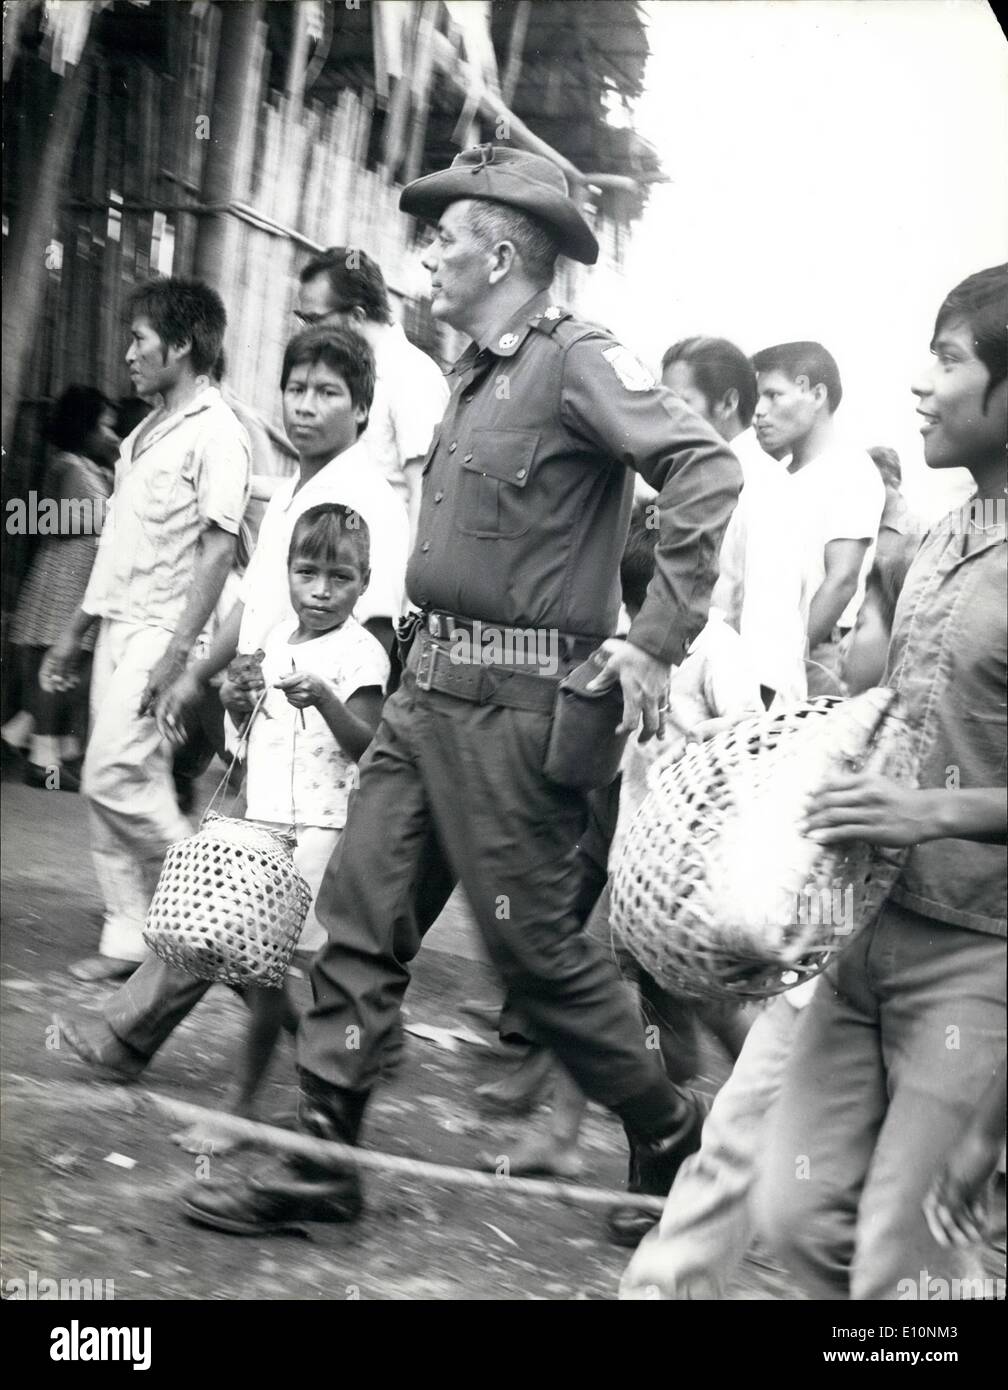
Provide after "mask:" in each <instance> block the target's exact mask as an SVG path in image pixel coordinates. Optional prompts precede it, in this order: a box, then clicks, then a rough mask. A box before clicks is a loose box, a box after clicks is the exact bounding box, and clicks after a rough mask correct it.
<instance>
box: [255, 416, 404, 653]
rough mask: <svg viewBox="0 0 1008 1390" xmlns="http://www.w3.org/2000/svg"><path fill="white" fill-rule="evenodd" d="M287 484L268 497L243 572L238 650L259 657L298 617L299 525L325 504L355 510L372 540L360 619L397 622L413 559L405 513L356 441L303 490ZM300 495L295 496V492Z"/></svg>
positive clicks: (288, 480) (357, 615) (293, 480)
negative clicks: (294, 577)
mask: <svg viewBox="0 0 1008 1390" xmlns="http://www.w3.org/2000/svg"><path fill="white" fill-rule="evenodd" d="M297 483H298V478H297V476H295V477H293V478H285V479H284V480H283V482H282V483H281V484H280V486H279V487H278V488H277V490H276V492H275V493H274V494H273V496H272V497H271V498H270V501H269V505H268V506H267V508H266V514H265V516H264V517H263V519H262V525H261V526H260V527H259V539H258V541H257V543H256V548H255V550H254V551H253V552H252V559H251V561H250V562H249V567H248V569H247V570H246V571H245V578H244V580H243V582H242V592H241V599H242V602H243V603H244V605H245V612H244V614H243V615H242V623H241V631H240V632H239V635H238V650H239V651H241V652H254V651H256V650H257V649H258V648H259V647H261V646H262V643H263V638H264V637H265V636H266V634H267V633H268V632H270V631H271V630H272V629H273V628H274V627H276V625H277V624H278V623H280V622H283V621H285V620H286V619H290V618H293V617H294V610H293V608H292V607H291V603H290V594H289V588H288V583H287V555H288V552H289V550H290V542H291V534H292V532H293V530H294V523H295V522H296V521H297V519H298V517H299V516H301V514H302V513H303V512H306V511H308V510H309V508H311V507H318V506H320V505H321V504H322V503H324V502H338V503H341V504H342V505H343V506H345V507H352V508H353V510H354V511H355V512H358V513H359V514H360V516H362V517H363V519H364V520H365V521H366V522H367V526H368V530H369V532H370V534H371V582H370V584H369V585H368V587H367V588H366V589H365V590H364V592H363V594H361V597H360V600H359V602H358V604H357V607H356V608H355V609H354V617H355V618H356V619H357V621H358V622H359V623H366V622H367V621H368V620H369V619H370V618H389V619H391V620H392V622H395V621H396V620H397V619H398V618H399V617H400V616H401V614H402V611H403V602H404V598H405V593H406V561H407V559H408V558H409V522H408V520H407V518H406V512H405V509H404V508H403V506H402V503H401V502H399V501H398V499H397V498H396V495H395V493H394V492H393V491H392V489H391V488H390V487H389V485H388V483H387V482H386V481H385V479H384V478H381V477H379V476H378V474H377V472H376V471H375V468H374V465H373V464H372V463H371V461H370V459H369V457H368V454H367V450H366V449H365V448H364V446H363V444H362V443H361V441H360V440H359V439H358V440H357V442H356V444H352V445H351V446H350V448H349V449H345V450H344V451H343V453H342V454H337V455H336V457H335V458H334V459H332V460H331V461H330V462H329V463H327V464H326V466H325V467H324V468H322V469H320V470H319V471H318V473H316V474H315V476H314V478H311V479H310V480H309V481H308V482H307V483H305V484H304V486H303V487H300V488H298V487H297ZM295 488H297V491H295Z"/></svg>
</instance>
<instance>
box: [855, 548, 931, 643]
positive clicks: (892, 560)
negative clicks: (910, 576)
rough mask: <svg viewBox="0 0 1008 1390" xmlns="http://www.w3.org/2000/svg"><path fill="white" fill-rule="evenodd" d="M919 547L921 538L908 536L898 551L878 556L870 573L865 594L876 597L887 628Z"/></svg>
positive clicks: (893, 616)
mask: <svg viewBox="0 0 1008 1390" xmlns="http://www.w3.org/2000/svg"><path fill="white" fill-rule="evenodd" d="M919 545H920V537H919V536H918V537H915V536H907V537H906V538H905V539H904V542H903V544H902V545H901V546H899V547H898V548H897V549H895V550H890V551H888V552H887V553H886V554H885V555H876V557H875V563H874V564H873V565H872V567H871V569H870V570H869V571H868V577H867V579H866V580H865V593H866V594H869V593H870V594H872V595H873V596H874V597H875V599H876V600H877V602H878V605H879V608H880V609H881V610H882V616H883V618H884V619H885V622H886V626H887V627H888V628H890V629H891V628H892V625H893V619H894V618H895V616H896V604H897V603H898V602H899V596H900V594H901V593H902V592H903V583H904V581H905V579H906V577H907V571H908V570H909V568H910V565H911V563H912V561H913V557H914V555H916V553H917V549H918V546H919Z"/></svg>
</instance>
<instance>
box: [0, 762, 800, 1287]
mask: <svg viewBox="0 0 1008 1390" xmlns="http://www.w3.org/2000/svg"><path fill="white" fill-rule="evenodd" d="M2 811H3V826H2V828H3V836H2V874H3V898H2V946H3V951H2V966H3V969H2V989H3V993H2V1062H3V1110H4V1115H3V1130H2V1154H3V1173H4V1182H3V1207H2V1267H0V1288H2V1289H3V1290H4V1291H5V1292H9V1290H10V1284H9V1283H8V1281H10V1280H16V1279H24V1280H27V1279H28V1278H29V1273H30V1271H32V1270H34V1271H36V1276H37V1277H38V1278H39V1279H42V1278H55V1279H60V1278H72V1279H86V1278H90V1279H93V1280H112V1281H114V1286H115V1296H116V1297H117V1298H145V1299H146V1298H150V1299H273V1298H275V1299H280V1298H295V1299H351V1298H360V1299H435V1300H440V1299H478V1300H483V1299H486V1300H492V1299H508V1300H510V1299H563V1300H568V1299H612V1298H614V1297H615V1296H616V1289H617V1285H618V1281H619V1276H620V1273H621V1272H622V1270H623V1268H624V1266H625V1263H626V1259H627V1253H626V1252H625V1251H623V1250H621V1249H619V1248H617V1247H615V1246H613V1245H611V1244H609V1243H608V1241H607V1240H606V1238H605V1234H604V1230H603V1219H604V1218H603V1213H602V1212H600V1211H598V1210H593V1209H589V1208H578V1207H575V1206H570V1205H561V1204H559V1203H557V1202H555V1201H546V1200H543V1199H539V1198H536V1199H531V1200H530V1199H528V1198H520V1197H518V1196H515V1195H509V1194H508V1193H507V1191H506V1190H505V1186H504V1185H502V1190H501V1192H500V1193H498V1192H496V1191H494V1192H490V1193H486V1192H482V1191H474V1192H465V1191H461V1190H459V1189H458V1188H447V1187H443V1186H440V1185H434V1184H432V1183H430V1182H428V1181H423V1182H413V1181H410V1182H404V1181H402V1180H401V1179H399V1178H393V1177H391V1176H387V1175H381V1176H379V1175H371V1176H369V1177H368V1178H367V1180H366V1191H367V1203H368V1212H367V1215H366V1219H364V1220H362V1221H360V1222H358V1223H356V1224H354V1225H353V1226H349V1227H335V1226H322V1225H314V1226H311V1227H310V1228H308V1229H309V1230H310V1235H308V1236H307V1237H305V1238H301V1237H298V1236H283V1237H279V1238H276V1237H270V1238H263V1239H258V1238H256V1239H241V1238H234V1237H229V1236H222V1235H219V1234H215V1233H213V1232H211V1231H207V1230H202V1229H200V1228H198V1227H195V1226H193V1225H190V1224H189V1223H188V1222H187V1221H186V1220H185V1218H184V1217H183V1216H182V1215H181V1213H180V1211H179V1209H178V1204H177V1194H178V1192H179V1190H180V1188H181V1187H182V1186H183V1185H184V1184H185V1183H187V1182H188V1181H191V1180H192V1179H193V1177H194V1175H195V1173H196V1165H197V1163H198V1162H200V1161H201V1160H198V1159H197V1158H196V1157H195V1156H194V1155H191V1154H188V1153H185V1152H184V1151H182V1150H181V1149H179V1148H178V1147H177V1146H176V1145H175V1144H174V1143H172V1141H171V1138H170V1134H171V1131H172V1129H173V1128H176V1127H177V1126H173V1124H172V1122H171V1121H170V1120H168V1119H167V1117H165V1116H164V1115H162V1114H160V1113H158V1112H157V1111H156V1110H155V1109H154V1108H153V1107H152V1106H151V1105H150V1104H146V1103H144V1104H138V1103H136V1102H135V1101H134V1100H133V1099H132V1097H133V1096H134V1095H135V1094H136V1090H135V1088H121V1087H115V1086H111V1085H108V1084H106V1083H102V1082H98V1081H95V1080H93V1079H91V1077H90V1076H89V1075H88V1073H87V1072H86V1070H85V1068H84V1066H83V1064H82V1063H81V1062H79V1061H78V1060H77V1059H76V1057H75V1056H74V1055H73V1054H72V1053H71V1052H69V1051H68V1050H67V1049H66V1047H65V1046H64V1047H63V1048H62V1049H60V1047H59V1046H58V1034H56V1032H55V1030H54V1029H53V1028H52V1026H51V1024H52V1018H53V1015H54V1014H55V1013H63V1012H69V1013H72V1014H78V1015H88V1014H92V1015H93V1014H96V1013H97V1012H98V1011H99V1010H100V1008H101V1005H102V1001H103V999H104V998H105V996H106V993H107V987H106V986H95V985H81V984H78V983H76V982H75V981H74V980H73V979H72V978H71V977H70V976H69V975H68V974H67V972H66V966H67V965H68V964H69V963H70V962H71V961H73V960H74V959H76V958H78V957H80V956H81V955H86V954H88V953H89V952H90V951H92V950H93V949H94V947H95V946H96V944H97V939H98V925H99V921H100V903H99V898H98V895H97V889H96V885H95V882H94V878H93V874H92V870H91V864H90V858H89V855H88V852H87V828H86V823H85V816H84V807H83V805H82V804H81V802H80V799H79V798H78V797H77V796H73V795H67V794H65V793H58V792H51V791H34V790H30V789H28V788H26V787H24V786H23V785H21V784H20V783H19V782H17V781H15V780H13V779H12V778H11V777H8V778H7V780H6V781H5V784H4V786H3V805H2ZM433 939H434V942H435V943H436V944H438V945H440V946H441V947H442V949H430V948H428V947H425V949H424V950H423V951H422V952H421V955H420V957H419V959H418V960H417V962H416V968H415V975H414V982H413V985H412V987H411V989H410V992H409V995H408V1009H409V1013H408V1016H407V1019H406V1022H407V1024H420V1025H431V1026H434V1027H437V1028H451V1027H455V1026H460V1025H461V1026H466V1027H470V1028H471V1027H473V1026H474V1025H473V1024H472V1021H471V1020H469V1019H467V1017H466V1016H465V1015H464V1014H463V1013H461V1012H460V1009H459V1006H460V1005H461V1004H462V1003H463V1002H464V1001H465V1000H466V999H471V998H483V999H487V998H494V997H495V996H496V995H497V993H498V991H497V988H496V984H495V981H494V979H493V975H492V972H491V971H490V969H489V967H488V966H487V965H486V964H485V963H484V962H483V961H482V960H480V959H474V958H473V957H474V956H478V955H479V951H478V948H477V949H474V937H473V936H472V933H471V929H470V926H469V923H468V922H467V920H466V916H465V911H464V908H460V907H459V906H458V905H450V908H449V915H448V918H447V920H445V921H443V922H442V924H440V925H439V927H438V928H437V929H436V930H435V933H434V938H433ZM302 987H303V982H300V983H299V988H302ZM242 1026H243V1008H242V1006H241V1004H240V1003H239V1002H238V1000H237V999H236V998H235V997H234V996H233V995H231V994H230V992H229V991H228V990H226V989H224V988H221V987H215V988H214V989H213V990H212V991H211V992H210V994H209V995H208V996H207V998H206V999H205V1000H204V1001H203V1003H202V1004H201V1005H200V1006H199V1007H198V1008H197V1009H196V1010H195V1011H194V1013H193V1014H192V1015H191V1016H190V1018H189V1019H188V1020H187V1021H186V1023H185V1024H184V1025H183V1026H182V1027H181V1028H180V1029H179V1030H178V1031H177V1032H176V1034H175V1035H174V1036H173V1038H172V1039H171V1040H170V1042H169V1043H168V1044H167V1045H166V1046H165V1048H164V1049H163V1050H162V1052H161V1053H160V1054H159V1056H158V1057H157V1059H156V1061H155V1063H154V1065H153V1066H152V1067H151V1069H150V1071H149V1073H148V1075H147V1077H146V1078H145V1081H144V1083H143V1087H144V1088H149V1089H150V1090H151V1091H156V1092H158V1093H160V1094H162V1095H167V1096H173V1097H176V1098H178V1099H182V1100H187V1101H191V1102H195V1103H197V1104H203V1105H209V1106H213V1105H216V1104H217V1103H219V1101H220V1098H221V1096H222V1094H223V1092H224V1089H225V1085H226V1081H227V1073H228V1059H229V1058H230V1057H231V1056H232V1055H233V1051H234V1049H235V1047H236V1045H237V1042H238V1039H239V1036H240V1033H241V1029H242ZM483 1036H484V1038H485V1040H486V1042H487V1043H488V1044H489V1043H490V1042H491V1035H490V1034H489V1033H484V1034H483ZM506 1065H507V1062H506V1061H505V1060H504V1059H502V1058H501V1057H500V1056H499V1055H498V1053H497V1052H496V1051H495V1050H494V1048H493V1047H491V1046H489V1045H488V1046H478V1045H474V1044H470V1043H465V1042H462V1043H459V1044H458V1050H457V1051H450V1050H447V1049H445V1048H444V1047H442V1046H439V1045H438V1044H437V1043H435V1042H431V1041H427V1040H424V1039H421V1038H418V1037H415V1036H411V1035H407V1047H406V1054H405V1058H404V1061H403V1064H402V1066H401V1067H400V1069H399V1071H398V1073H397V1075H396V1076H395V1078H394V1079H393V1080H392V1081H391V1082H389V1083H387V1084H385V1085H384V1086H383V1087H382V1088H381V1089H380V1090H379V1091H377V1092H376V1093H375V1096H374V1099H373V1102H372V1105H371V1107H370V1110H369V1116H368V1121H367V1123H366V1136H365V1139H366V1143H367V1145H368V1146H369V1147H372V1148H377V1149H382V1150H385V1151H386V1152H388V1153H393V1154H402V1155H412V1156H414V1157H416V1158H421V1159H425V1160H428V1161H431V1162H435V1163H451V1164H457V1165H461V1166H477V1165H478V1155H479V1153H480V1152H481V1151H486V1152H489V1153H490V1154H492V1155H497V1154H506V1153H507V1151H508V1145H509V1143H510V1141H511V1140H513V1138H514V1137H515V1136H516V1135H517V1133H518V1132H519V1127H520V1126H521V1125H522V1124H526V1125H527V1124H528V1123H537V1124H542V1123H543V1122H544V1116H543V1115H542V1114H540V1115H539V1116H537V1117H536V1118H535V1120H534V1121H531V1122H530V1121H513V1122H510V1121H508V1122H505V1121H500V1120H487V1119H486V1118H484V1117H483V1116H481V1115H480V1114H479V1112H478V1110H477V1109H476V1107H475V1104H474V1101H473V1091H474V1089H475V1087H476V1086H477V1085H479V1084H480V1083H481V1082H482V1081H484V1080H488V1079H491V1078H493V1077H495V1076H498V1075H500V1074H501V1071H502V1068H503V1067H505V1066H506ZM724 1070H725V1067H724V1060H723V1059H718V1057H717V1056H716V1054H715V1053H713V1052H712V1053H711V1054H710V1057H709V1058H707V1059H706V1061H705V1084H706V1085H708V1086H709V1087H710V1088H711V1089H713V1088H714V1086H715V1085H716V1084H717V1081H718V1080H719V1079H720V1077H721V1076H723V1074H724ZM141 1094H142V1090H141ZM295 1100H296V1086H295V1072H294V1066H293V1047H292V1044H291V1043H290V1042H289V1041H285V1043H284V1044H283V1047H282V1049H281V1052H280V1054H279V1056H278V1057H277V1059H276V1061H275V1063H274V1067H273V1071H272V1073H271V1077H270V1080H269V1083H268V1086H267V1093H266V1096H265V1103H264V1114H265V1116H266V1117H267V1118H269V1119H270V1120H272V1121H273V1122H275V1123H281V1124H287V1123H290V1122H291V1120H292V1118H293V1113H294V1107H295ZM583 1147H584V1152H585V1156H586V1165H585V1176H584V1179H583V1181H584V1182H585V1183H587V1184H591V1185H595V1186H602V1187H610V1188H613V1187H617V1188H618V1187H620V1186H621V1185H622V1181H623V1177H624V1171H625V1147H624V1140H623V1135H622V1131H621V1129H620V1128H619V1126H618V1124H617V1123H616V1122H615V1121H614V1120H613V1119H612V1118H611V1117H610V1116H608V1115H607V1114H605V1113H604V1112H603V1111H601V1110H598V1109H596V1108H595V1107H592V1108H591V1110H590V1112H589V1118H588V1121H587V1124H586V1129H585V1134H584V1139H583ZM256 1161H257V1159H256V1157H255V1155H252V1154H249V1153H245V1154H239V1155H237V1156H221V1157H214V1158H210V1159H209V1165H210V1171H211V1172H212V1175H213V1176H214V1177H218V1176H222V1175H223V1176H226V1175H227V1174H230V1173H238V1172H240V1171H242V1170H243V1169H244V1168H245V1167H246V1166H248V1165H249V1164H253V1163H255V1162H256ZM202 1162H203V1163H204V1167H203V1169H202V1171H201V1176H206V1175H207V1169H206V1162H207V1161H206V1160H203V1161H202ZM733 1296H734V1297H735V1298H743V1299H754V1298H755V1299H779V1298H785V1299H789V1298H795V1297H797V1296H798V1295H797V1293H796V1291H795V1290H794V1289H792V1288H790V1287H789V1286H788V1284H787V1282H786V1281H785V1279H784V1278H783V1276H782V1275H781V1274H780V1272H779V1271H775V1270H774V1269H773V1268H772V1267H771V1266H769V1265H766V1266H765V1265H763V1264H762V1263H761V1262H758V1261H749V1262H747V1264H746V1267H745V1269H744V1271H743V1273H742V1276H741V1277H740V1279H739V1281H738V1283H737V1286H736V1288H735V1289H734V1291H733Z"/></svg>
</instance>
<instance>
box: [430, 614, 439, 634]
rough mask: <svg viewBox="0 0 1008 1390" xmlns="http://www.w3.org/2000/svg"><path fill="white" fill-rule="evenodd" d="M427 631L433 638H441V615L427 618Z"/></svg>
mask: <svg viewBox="0 0 1008 1390" xmlns="http://www.w3.org/2000/svg"><path fill="white" fill-rule="evenodd" d="M427 631H428V632H429V633H430V635H431V636H432V637H440V636H441V614H440V613H431V614H430V615H429V616H428V618H427Z"/></svg>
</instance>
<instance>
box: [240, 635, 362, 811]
mask: <svg viewBox="0 0 1008 1390" xmlns="http://www.w3.org/2000/svg"><path fill="white" fill-rule="evenodd" d="M297 626H298V623H297V619H296V618H293V619H291V620H289V621H287V622H283V623H281V624H280V625H279V626H278V627H275V628H274V629H273V631H272V632H270V633H267V635H266V637H265V638H264V639H263V651H264V653H265V656H264V658H263V664H262V670H263V679H264V680H265V682H266V687H267V695H266V699H265V700H264V702H263V706H262V709H261V710H260V711H259V713H258V714H257V716H256V718H255V720H254V722H253V724H252V728H251V730H250V731H249V747H248V754H247V757H248V778H247V782H246V792H247V799H248V810H247V811H246V815H247V817H248V819H249V820H264V821H275V822H279V823H280V824H283V825H288V824H289V825H318V826H323V827H324V828H326V829H329V830H342V829H343V826H344V825H345V824H346V809H347V799H348V797H349V795H350V792H351V790H352V788H353V787H354V785H355V784H356V764H355V762H354V760H353V759H352V758H351V757H349V756H348V755H347V754H346V753H345V752H344V751H343V749H342V748H341V747H340V745H339V743H338V742H337V741H336V739H335V738H334V736H333V733H332V730H331V729H330V728H329V725H328V724H327V723H326V722H325V720H324V719H323V718H322V715H321V714H320V713H319V711H318V710H317V709H315V707H314V706H312V707H310V708H309V709H305V710H299V709H296V708H295V707H294V706H293V705H292V704H291V703H290V701H289V700H288V699H287V696H286V695H285V694H284V692H283V691H282V690H276V689H274V688H273V686H274V682H275V681H277V680H279V679H280V677H281V676H289V675H290V674H291V672H292V670H297V671H311V672H312V673H313V674H315V675H318V676H322V677H324V679H325V680H327V681H328V682H329V684H330V685H331V686H332V689H333V692H334V693H335V694H336V695H337V696H338V698H339V699H341V700H349V698H350V696H351V695H352V694H353V693H354V691H355V690H363V689H364V688H365V687H367V686H378V687H379V688H380V689H382V690H384V689H385V684H386V682H387V680H388V674H389V660H388V657H387V656H386V655H385V652H384V649H383V648H382V645H381V643H380V642H379V641H377V640H376V638H374V637H372V636H371V634H370V633H369V632H366V631H365V630H364V628H362V627H361V625H360V624H359V623H358V622H355V621H354V619H353V618H348V619H347V620H346V622H345V623H343V625H342V626H341V627H338V628H334V629H333V631H332V632H326V633H324V634H323V635H322V636H321V637H315V638H313V639H312V640H311V641H310V642H297V643H291V640H290V639H291V637H292V636H293V634H294V633H295V632H296V631H297ZM302 715H303V716H304V719H303V721H302Z"/></svg>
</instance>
